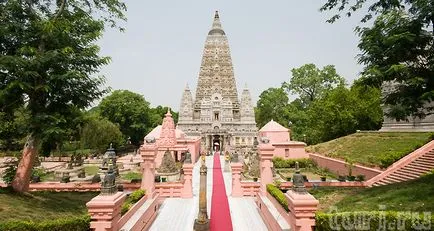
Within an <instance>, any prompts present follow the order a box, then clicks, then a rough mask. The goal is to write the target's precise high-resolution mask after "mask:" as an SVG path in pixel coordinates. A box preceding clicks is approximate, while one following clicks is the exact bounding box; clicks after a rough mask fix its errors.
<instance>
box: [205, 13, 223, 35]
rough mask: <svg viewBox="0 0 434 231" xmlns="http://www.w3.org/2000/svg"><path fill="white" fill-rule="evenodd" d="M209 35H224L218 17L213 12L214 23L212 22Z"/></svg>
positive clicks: (217, 14)
mask: <svg viewBox="0 0 434 231" xmlns="http://www.w3.org/2000/svg"><path fill="white" fill-rule="evenodd" d="M208 34H209V35H217V34H218V35H225V32H224V31H223V28H222V24H221V23H220V16H219V13H218V11H216V12H215V15H214V21H213V22H212V28H211V30H210V31H209V33H208Z"/></svg>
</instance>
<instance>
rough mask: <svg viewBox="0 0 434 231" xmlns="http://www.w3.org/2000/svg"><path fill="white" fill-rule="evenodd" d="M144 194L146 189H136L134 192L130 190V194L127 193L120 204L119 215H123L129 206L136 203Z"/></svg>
mask: <svg viewBox="0 0 434 231" xmlns="http://www.w3.org/2000/svg"><path fill="white" fill-rule="evenodd" d="M145 194H146V191H145V190H143V189H138V190H136V191H134V192H132V193H131V194H130V195H128V197H127V199H126V200H125V202H124V203H123V204H122V207H121V215H124V214H125V213H126V212H128V210H130V208H131V207H132V206H133V205H134V204H135V203H137V202H138V201H139V200H140V199H141V198H142V197H143V196H144V195H145Z"/></svg>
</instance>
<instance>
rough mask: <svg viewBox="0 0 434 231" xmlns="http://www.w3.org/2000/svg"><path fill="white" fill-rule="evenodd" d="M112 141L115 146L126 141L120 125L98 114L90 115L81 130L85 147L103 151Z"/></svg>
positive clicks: (99, 151)
mask: <svg viewBox="0 0 434 231" xmlns="http://www.w3.org/2000/svg"><path fill="white" fill-rule="evenodd" d="M110 143H112V144H113V145H114V147H120V146H122V145H123V144H124V143H125V139H124V138H123V136H122V133H121V131H120V130H119V127H118V126H116V125H115V124H113V123H112V122H110V121H109V120H108V119H106V118H103V117H100V116H98V115H92V116H90V117H88V118H87V119H86V122H85V123H84V124H83V128H82V131H81V144H82V145H83V147H85V148H91V149H94V150H96V151H97V152H98V153H103V152H104V151H105V150H106V149H107V147H108V146H109V144H110Z"/></svg>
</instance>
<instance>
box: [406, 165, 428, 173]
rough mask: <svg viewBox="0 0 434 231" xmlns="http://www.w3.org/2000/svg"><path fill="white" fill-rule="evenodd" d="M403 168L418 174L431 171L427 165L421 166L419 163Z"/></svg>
mask: <svg viewBox="0 0 434 231" xmlns="http://www.w3.org/2000/svg"><path fill="white" fill-rule="evenodd" d="M401 169H404V170H405V171H409V172H413V173H415V174H418V175H421V174H423V173H426V172H427V171H429V170H427V169H426V168H425V167H420V166H417V165H407V166H405V167H403V168H401Z"/></svg>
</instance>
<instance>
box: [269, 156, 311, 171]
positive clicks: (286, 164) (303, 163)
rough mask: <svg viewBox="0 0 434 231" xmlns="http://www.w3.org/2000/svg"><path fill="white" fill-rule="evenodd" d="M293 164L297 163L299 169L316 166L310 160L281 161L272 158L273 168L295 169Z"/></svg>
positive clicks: (280, 159)
mask: <svg viewBox="0 0 434 231" xmlns="http://www.w3.org/2000/svg"><path fill="white" fill-rule="evenodd" d="M295 162H298V165H299V167H300V168H307V167H311V166H316V164H315V162H313V161H312V159H309V158H304V159H283V158H281V157H274V158H273V165H274V168H295Z"/></svg>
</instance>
